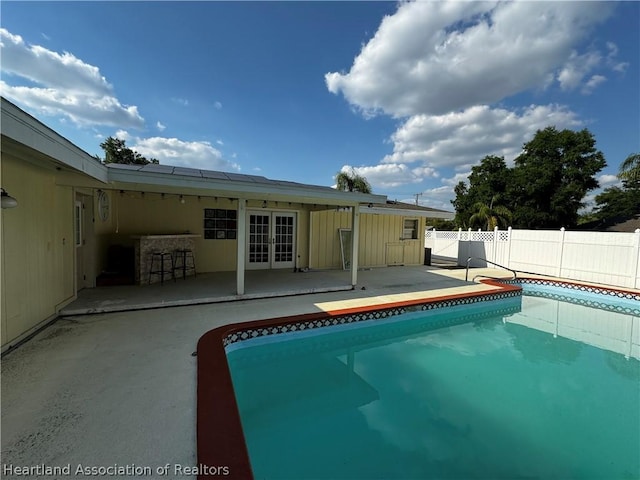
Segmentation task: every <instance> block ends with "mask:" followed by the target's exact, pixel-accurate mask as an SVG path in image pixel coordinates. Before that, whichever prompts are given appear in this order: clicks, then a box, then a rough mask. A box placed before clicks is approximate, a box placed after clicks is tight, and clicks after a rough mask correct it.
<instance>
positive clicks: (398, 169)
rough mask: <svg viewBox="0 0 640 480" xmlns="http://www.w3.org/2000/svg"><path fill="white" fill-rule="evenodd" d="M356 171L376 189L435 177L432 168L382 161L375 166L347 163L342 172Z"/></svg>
mask: <svg viewBox="0 0 640 480" xmlns="http://www.w3.org/2000/svg"><path fill="white" fill-rule="evenodd" d="M352 169H353V171H355V172H356V173H357V174H358V175H361V176H363V177H365V178H366V179H367V181H368V182H369V183H370V184H371V186H372V187H373V188H374V190H376V189H379V188H393V187H397V186H399V185H405V184H408V183H420V182H422V181H423V180H424V179H425V178H428V177H434V176H435V172H434V170H433V169H432V168H423V167H418V168H414V169H411V168H409V167H408V166H407V165H404V164H395V163H382V164H379V165H374V166H362V167H351V166H350V165H345V166H343V167H342V169H341V171H342V172H347V173H348V172H351V171H352Z"/></svg>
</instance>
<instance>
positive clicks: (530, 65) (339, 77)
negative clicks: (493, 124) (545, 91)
mask: <svg viewBox="0 0 640 480" xmlns="http://www.w3.org/2000/svg"><path fill="white" fill-rule="evenodd" d="M612 8H613V7H612V6H611V5H609V4H607V3H606V2H597V3H596V2H505V3H496V2H486V3H485V2H422V1H419V2H410V3H409V2H408V3H401V4H400V6H399V8H398V10H397V12H396V13H395V14H394V15H391V16H387V17H385V18H384V19H383V21H382V23H381V25H380V27H379V29H378V31H377V32H376V34H375V36H374V37H373V38H372V39H371V40H370V41H369V42H368V43H367V44H366V45H365V46H364V47H363V48H362V51H361V52H360V54H359V55H358V56H357V57H356V58H355V60H354V62H353V65H352V66H351V69H350V70H349V72H346V73H337V72H332V73H327V74H326V75H325V82H326V85H327V88H328V89H329V91H331V92H332V93H335V94H338V93H342V94H343V95H344V96H345V98H346V99H347V100H348V101H349V103H351V105H353V106H354V107H356V108H357V109H359V110H360V111H362V112H363V113H364V114H365V115H375V114H379V113H386V114H388V115H392V116H395V117H405V116H411V115H419V114H431V115H434V114H436V115H437V114H444V113H446V112H450V111H457V110H460V109H467V108H469V107H471V106H474V105H480V104H491V103H494V102H497V101H500V100H502V99H504V98H507V97H509V96H511V95H514V94H516V93H519V92H522V91H524V90H528V89H533V88H541V87H544V86H545V85H548V84H549V81H550V78H552V77H551V75H553V74H554V72H556V71H557V70H558V69H562V71H563V72H564V74H562V73H561V74H560V75H562V76H563V80H562V82H563V85H570V84H572V83H573V82H574V81H575V80H574V78H575V77H576V76H578V75H579V73H578V72H574V71H573V70H571V69H567V68H566V66H565V63H566V62H567V61H568V60H569V59H570V58H571V56H572V52H573V51H574V48H575V46H576V45H577V43H578V42H579V41H580V40H581V39H582V38H584V36H585V34H586V33H587V32H588V31H589V30H590V28H591V27H592V26H593V25H594V24H595V23H597V22H601V21H603V20H604V19H606V18H607V17H608V15H609V14H610V12H611V11H612ZM575 55H577V57H578V58H580V56H579V55H578V54H575ZM574 60H576V61H577V59H574ZM574 68H575V66H574ZM565 70H566V71H565ZM583 76H584V75H583Z"/></svg>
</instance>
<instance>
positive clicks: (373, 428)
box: [228, 285, 640, 480]
mask: <svg viewBox="0 0 640 480" xmlns="http://www.w3.org/2000/svg"><path fill="white" fill-rule="evenodd" d="M524 289H525V295H524V296H523V297H522V298H519V297H517V298H510V299H506V300H496V301H491V302H482V303H478V304H473V305H465V306H458V307H452V308H446V309H436V310H431V311H427V312H414V313H408V314H403V315H401V316H398V317H393V318H391V319H388V320H383V321H380V320H377V321H374V322H360V323H359V324H358V325H353V324H352V325H349V326H348V327H339V328H334V327H328V328H321V329H315V330H314V331H313V332H304V333H302V334H286V335H273V336H270V337H269V338H268V339H259V341H256V342H252V341H249V342H242V344H240V345H238V344H234V346H233V348H230V349H229V350H228V361H229V365H230V369H231V373H232V377H233V382H234V389H235V391H236V398H237V402H238V406H239V409H240V414H241V419H242V425H243V430H244V434H245V438H246V442H247V447H248V450H249V456H250V459H251V465H252V468H253V471H254V475H255V478H256V479H296V480H302V479H331V480H337V479H385V480H391V479H428V478H438V479H534V478H539V479H554V478H555V479H568V478H571V479H637V478H640V455H639V452H640V362H639V361H638V358H637V357H638V356H639V354H638V348H639V347H638V343H640V342H638V339H639V338H640V335H639V334H638V330H640V322H639V321H638V317H639V315H640V312H638V310H637V309H638V307H639V306H638V302H637V301H627V300H620V299H616V298H611V297H606V296H603V297H602V298H600V297H599V296H598V298H597V302H595V304H600V306H601V307H602V306H603V305H604V306H605V307H606V305H610V306H611V308H609V309H607V308H594V307H593V306H591V304H593V303H594V302H592V300H593V298H592V297H589V295H586V298H583V297H585V296H584V295H583V294H580V295H577V296H576V295H574V293H575V292H567V291H566V289H558V288H555V289H551V291H550V290H549V288H548V287H543V288H541V287H539V286H527V285H525V286H524ZM563 296H566V297H567V298H574V299H575V298H578V297H579V298H578V299H577V300H576V301H573V302H572V301H563V300H562V299H558V298H562V297H563ZM549 297H552V298H549ZM603 302H604V303H603ZM621 305H622V306H621ZM618 307H619V308H618ZM617 308H618V311H616V309H617Z"/></svg>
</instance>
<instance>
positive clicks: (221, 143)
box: [216, 140, 224, 147]
mask: <svg viewBox="0 0 640 480" xmlns="http://www.w3.org/2000/svg"><path fill="white" fill-rule="evenodd" d="M216 143H217V144H218V145H220V146H221V147H222V146H224V142H223V141H222V140H216Z"/></svg>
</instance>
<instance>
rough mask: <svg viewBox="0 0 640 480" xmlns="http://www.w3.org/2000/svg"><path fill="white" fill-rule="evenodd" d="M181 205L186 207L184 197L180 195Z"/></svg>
mask: <svg viewBox="0 0 640 480" xmlns="http://www.w3.org/2000/svg"><path fill="white" fill-rule="evenodd" d="M180 203H182V204H183V205H184V196H182V195H180Z"/></svg>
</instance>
